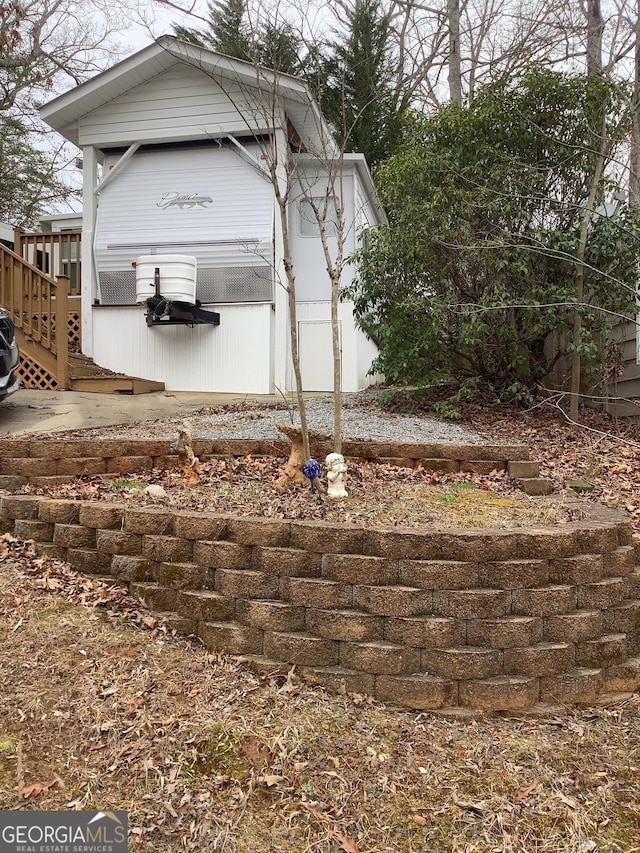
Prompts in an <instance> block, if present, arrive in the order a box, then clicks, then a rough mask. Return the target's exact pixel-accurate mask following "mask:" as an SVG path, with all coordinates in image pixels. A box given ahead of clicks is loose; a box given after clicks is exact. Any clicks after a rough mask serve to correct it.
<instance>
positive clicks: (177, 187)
mask: <svg viewBox="0 0 640 853" xmlns="http://www.w3.org/2000/svg"><path fill="white" fill-rule="evenodd" d="M41 115H42V118H43V119H44V121H45V122H46V123H47V124H48V125H49V126H51V127H52V128H54V129H55V130H56V131H58V132H59V133H61V134H62V135H63V136H64V137H65V138H66V139H68V140H69V141H71V142H72V143H74V144H75V145H77V146H78V147H79V148H80V149H81V152H82V154H81V157H82V168H83V213H82V259H83V262H82V284H81V293H82V349H83V352H84V354H85V355H87V356H90V357H91V358H92V359H93V360H94V361H95V362H96V363H97V364H99V365H101V366H103V367H105V368H108V369H110V370H112V371H116V372H120V373H126V374H129V375H133V376H138V377H141V378H144V379H150V380H155V381H160V382H164V384H165V387H166V388H168V389H172V390H183V391H218V392H229V393H252V394H270V393H273V392H274V391H275V390H277V389H279V390H291V389H293V388H294V387H295V381H294V376H293V370H292V362H291V353H290V326H289V323H290V312H289V304H288V290H287V286H286V284H287V276H286V265H287V258H289V259H290V260H291V262H292V265H293V270H294V274H295V289H296V314H297V319H296V324H297V334H298V340H299V351H300V358H301V368H302V377H303V385H304V388H305V390H308V391H325V390H331V389H332V387H333V361H332V348H331V323H330V308H331V287H330V277H329V274H328V271H327V266H328V260H327V255H326V254H325V249H323V243H322V240H321V236H320V232H321V228H322V229H324V231H325V232H326V235H327V239H326V250H327V251H328V253H329V255H328V257H329V264H330V263H332V262H334V261H335V259H336V258H337V257H338V253H339V252H342V253H343V255H344V257H345V258H346V259H348V258H349V256H350V255H351V254H352V253H353V252H354V251H355V249H356V248H357V246H358V241H359V240H360V239H361V237H362V235H363V233H364V232H365V231H366V230H367V229H369V228H374V227H376V226H378V225H380V224H381V223H383V222H384V213H383V211H382V210H381V208H380V205H379V203H378V201H377V198H376V194H375V191H374V187H373V182H372V179H371V175H370V173H369V170H368V168H367V164H366V161H365V158H364V156H363V155H361V154H344V153H342V152H341V151H340V150H338V148H337V147H336V145H335V143H334V142H333V139H332V136H331V133H330V131H329V128H328V127H327V125H326V123H325V122H324V120H323V117H322V116H321V114H320V111H319V108H318V106H317V104H316V103H315V101H314V99H313V97H312V95H311V93H310V91H309V90H308V88H307V87H306V85H305V84H304V83H302V82H301V81H300V80H298V79H296V78H294V77H291V76H288V75H283V74H276V73H275V72H272V71H269V70H267V69H264V68H261V67H258V66H255V65H253V64H251V63H248V62H243V61H241V60H237V59H233V58H230V57H228V56H224V55H222V54H218V53H215V52H213V51H210V50H207V49H205V48H201V47H198V46H195V45H192V44H187V43H185V42H182V41H180V40H178V39H175V38H173V37H170V36H163V37H161V38H160V39H158V40H157V41H156V42H155V43H154V44H151V45H149V46H148V47H146V48H144V49H143V50H141V51H139V52H138V53H136V54H134V55H132V56H130V57H128V58H127V59H125V60H124V61H122V62H120V63H119V64H117V65H115V66H114V67H112V68H110V69H108V70H107V71H104V72H103V73H101V74H99V75H98V76H96V77H95V78H93V79H91V80H89V81H87V82H86V83H83V84H82V85H80V86H78V87H77V88H75V89H73V90H71V91H69V92H66V93H65V94H63V95H61V96H59V97H57V98H55V99H54V100H52V101H50V102H49V103H47V104H45V106H44V107H42V109H41ZM274 175H275V176H276V178H275V179H274ZM278 193H280V194H286V201H287V204H286V216H285V224H283V221H282V217H281V215H280V205H279V203H278V198H277V194H278ZM318 214H320V217H319V218H318ZM353 274H354V269H353V267H352V266H351V265H350V264H349V263H348V262H345V264H344V268H343V269H342V274H341V279H340V283H341V286H345V285H347V284H349V283H350V281H351V280H352V277H353ZM149 300H150V301H149ZM339 325H340V345H341V367H342V389H343V391H356V390H359V389H361V388H363V387H365V386H366V385H367V384H369V382H370V381H371V379H370V377H369V376H368V375H367V374H368V371H369V368H370V366H371V363H372V360H373V359H374V357H375V355H376V348H375V346H374V344H373V343H372V342H371V341H370V340H369V339H368V338H367V337H366V335H365V334H364V333H363V332H362V331H361V330H359V329H357V328H356V326H355V323H354V318H353V305H352V304H351V303H350V302H348V301H343V302H341V303H340V305H339Z"/></svg>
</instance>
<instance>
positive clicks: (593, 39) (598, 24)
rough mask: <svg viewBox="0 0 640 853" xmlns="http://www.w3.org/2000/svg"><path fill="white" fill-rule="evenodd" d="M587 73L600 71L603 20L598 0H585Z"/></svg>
mask: <svg viewBox="0 0 640 853" xmlns="http://www.w3.org/2000/svg"><path fill="white" fill-rule="evenodd" d="M586 15H587V74H598V73H599V72H600V71H602V32H603V30H604V20H603V18H602V11H601V9H600V0H587V8H586Z"/></svg>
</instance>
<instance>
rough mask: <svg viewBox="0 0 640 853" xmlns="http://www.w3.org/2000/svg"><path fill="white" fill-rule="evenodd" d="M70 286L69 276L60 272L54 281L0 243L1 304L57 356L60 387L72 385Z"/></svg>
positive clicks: (31, 337) (18, 324)
mask: <svg viewBox="0 0 640 853" xmlns="http://www.w3.org/2000/svg"><path fill="white" fill-rule="evenodd" d="M69 289H70V282H69V278H68V277H67V276H65V275H59V276H58V281H54V280H53V279H52V278H50V277H49V276H48V275H45V274H44V273H43V272H42V271H41V270H39V269H38V268H37V267H36V266H35V265H33V264H30V263H28V262H27V261H26V260H25V259H24V258H23V257H21V256H20V255H19V254H17V253H16V252H12V251H11V250H10V249H7V248H6V247H5V246H3V245H2V244H0V305H2V307H3V308H6V309H7V310H8V311H9V312H10V313H11V317H12V319H13V322H14V324H15V327H16V329H19V330H20V331H21V332H22V333H23V334H24V335H25V337H26V338H28V339H29V340H31V341H34V342H35V343H36V344H38V345H40V346H42V347H44V348H45V349H46V350H48V351H49V352H50V353H52V354H53V355H54V356H55V357H56V364H57V376H56V381H57V385H58V388H61V389H67V388H68V387H69V355H68V351H69V336H68V333H67V325H68V323H67V318H68V313H69ZM73 301H74V302H75V301H78V302H79V298H76V299H74V300H73ZM56 318H59V323H56ZM63 318H64V320H63Z"/></svg>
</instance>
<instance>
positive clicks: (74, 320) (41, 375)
mask: <svg viewBox="0 0 640 853" xmlns="http://www.w3.org/2000/svg"><path fill="white" fill-rule="evenodd" d="M54 322H55V319H54ZM67 328H68V333H69V349H70V351H71V352H79V351H80V314H69V321H68V326H67ZM18 376H19V377H20V381H21V382H22V387H23V388H31V389H33V390H34V391H55V390H56V388H57V387H58V383H57V381H56V377H55V376H52V375H51V373H49V371H48V370H45V368H44V367H42V366H41V365H39V364H38V362H37V361H34V360H33V359H32V358H30V357H29V356H27V355H24V353H21V354H20V366H19V367H18Z"/></svg>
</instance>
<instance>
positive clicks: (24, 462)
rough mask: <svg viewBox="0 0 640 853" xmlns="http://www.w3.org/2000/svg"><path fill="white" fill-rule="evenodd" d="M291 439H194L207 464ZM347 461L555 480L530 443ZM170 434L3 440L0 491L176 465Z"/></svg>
mask: <svg viewBox="0 0 640 853" xmlns="http://www.w3.org/2000/svg"><path fill="white" fill-rule="evenodd" d="M290 447H291V445H290V443H289V441H288V440H282V441H273V440H263V441H255V440H249V439H223V440H222V439H217V440H215V441H214V440H206V439H196V440H194V442H193V450H194V453H195V454H196V456H198V457H199V459H200V460H201V461H202V462H207V461H209V460H211V459H217V458H228V457H230V456H232V457H237V456H247V455H251V456H274V455H281V456H284V457H286V456H288V454H289V449H290ZM311 450H312V454H313V455H314V456H315V457H316V458H317V459H323V458H324V457H325V456H326V455H327V453H330V452H331V451H332V450H333V447H332V445H331V444H330V443H328V442H317V443H315V444H314V445H312V448H311ZM343 453H344V454H345V456H347V457H348V458H349V459H353V460H356V461H357V460H369V461H373V462H380V463H382V464H387V465H397V466H403V467H408V468H416V467H418V466H422V467H423V468H425V469H428V470H434V471H442V472H446V473H455V472H458V471H462V472H465V471H466V472H470V473H474V474H488V473H489V472H491V471H495V470H498V471H506V472H507V473H508V474H509V475H510V476H511V477H513V478H514V479H515V480H517V482H518V483H519V485H520V486H521V488H522V489H523V490H524V491H525V492H527V493H528V494H538V495H539V494H547V493H548V492H550V491H551V486H550V484H549V483H548V482H547V481H546V480H543V479H542V478H540V476H539V470H538V463H537V462H534V461H531V460H530V459H529V449H528V447H527V446H526V445H504V444H498V445H487V444H446V443H440V444H419V443H410V442H407V443H397V442H396V443H389V442H383V443H381V442H374V441H345V442H343ZM177 466H178V457H177V455H176V452H175V449H174V443H173V441H172V440H171V439H125V440H123V439H100V438H86V439H77V440H76V439H43V440H41V441H38V440H35V439H33V438H15V439H11V438H5V439H0V489H8V490H15V489H19V488H21V487H22V486H25V485H32V486H44V485H52V484H56V483H64V482H68V481H69V480H72V479H74V478H76V477H80V476H96V475H101V476H108V477H118V476H122V475H125V474H132V473H135V472H137V471H144V470H150V469H153V468H177Z"/></svg>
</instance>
